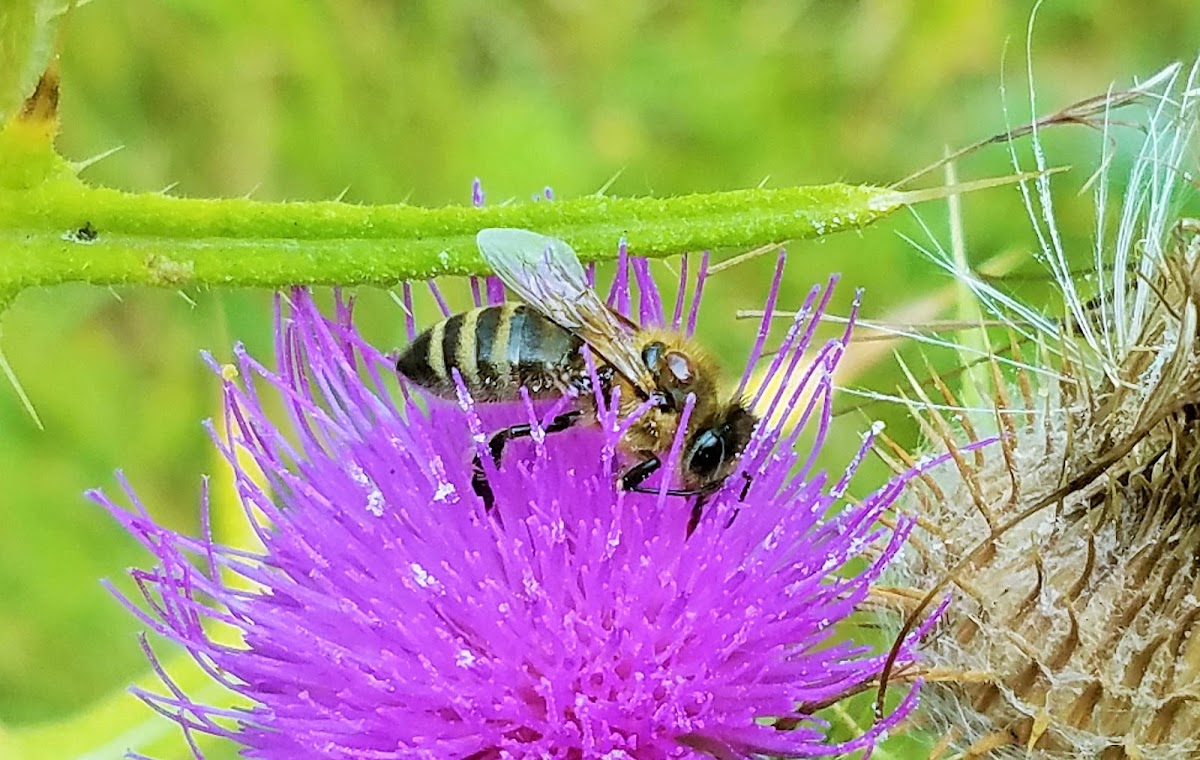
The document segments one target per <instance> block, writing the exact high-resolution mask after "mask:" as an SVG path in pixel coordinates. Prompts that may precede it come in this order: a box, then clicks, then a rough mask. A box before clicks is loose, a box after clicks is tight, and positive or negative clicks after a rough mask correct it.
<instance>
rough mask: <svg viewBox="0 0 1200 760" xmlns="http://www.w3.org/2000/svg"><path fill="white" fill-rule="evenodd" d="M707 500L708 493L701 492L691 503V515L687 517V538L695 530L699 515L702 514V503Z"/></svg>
mask: <svg viewBox="0 0 1200 760" xmlns="http://www.w3.org/2000/svg"><path fill="white" fill-rule="evenodd" d="M707 502H708V494H707V493H702V494H700V495H699V496H697V497H696V501H695V502H693V503H692V516H691V517H689V518H688V524H687V534H686V536H687V538H691V537H692V533H694V532H695V531H696V526H697V525H699V524H700V515H702V514H704V505H705V503H707Z"/></svg>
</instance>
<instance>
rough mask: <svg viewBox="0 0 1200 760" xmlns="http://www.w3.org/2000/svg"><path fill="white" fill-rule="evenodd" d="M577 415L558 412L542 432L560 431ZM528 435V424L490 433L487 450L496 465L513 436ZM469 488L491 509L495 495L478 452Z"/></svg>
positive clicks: (569, 424)
mask: <svg viewBox="0 0 1200 760" xmlns="http://www.w3.org/2000/svg"><path fill="white" fill-rule="evenodd" d="M579 415H580V413H579V412H567V413H566V414H560V415H558V416H557V417H555V418H554V419H552V420H550V424H549V425H547V426H546V427H545V428H544V432H546V433H560V432H562V431H563V430H566V429H567V428H569V427H571V426H572V425H574V424H575V423H576V422H577V421H578V420H579ZM530 435H533V426H532V425H529V424H524V425H513V426H512V427H506V428H504V429H503V430H499V431H497V432H496V433H495V434H494V435H492V437H491V439H490V440H489V441H488V451H489V452H490V453H491V455H492V462H493V463H495V465H496V467H497V468H498V467H500V459H501V458H502V457H503V456H504V446H505V444H507V443H508V442H509V441H511V440H513V439H514V438H524V437H526V436H530ZM471 489H472V490H473V491H475V494H476V495H477V496H478V497H479V498H480V499H482V500H483V508H484V509H485V510H491V508H492V506H493V505H495V503H496V495H495V494H494V493H492V486H491V484H490V483H488V479H487V473H485V472H484V471H483V461H482V460H481V459H480V458H479V454H476V455H475V462H474V464H473V466H472V471H471Z"/></svg>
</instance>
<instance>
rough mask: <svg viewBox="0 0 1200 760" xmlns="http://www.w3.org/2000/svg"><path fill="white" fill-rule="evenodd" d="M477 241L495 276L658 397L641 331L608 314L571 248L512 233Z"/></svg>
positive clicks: (482, 235) (487, 233)
mask: <svg viewBox="0 0 1200 760" xmlns="http://www.w3.org/2000/svg"><path fill="white" fill-rule="evenodd" d="M475 241H476V242H477V243H478V244H479V252H480V253H482V254H483V258H484V260H485V261H487V263H488V264H490V265H491V267H492V269H493V270H495V272H496V276H497V277H499V278H500V279H501V280H502V281H503V282H504V284H505V285H506V286H508V287H509V288H510V289H511V290H512V291H513V292H515V293H516V294H517V295H519V296H520V297H521V299H522V300H523V301H525V302H526V303H528V304H529V305H530V306H532V307H533V308H535V309H537V310H538V311H540V312H542V313H543V314H545V315H546V316H547V317H549V318H550V319H551V320H552V321H554V322H555V323H556V324H558V325H559V326H561V327H563V328H565V329H567V330H569V331H571V332H572V333H574V334H575V335H578V336H579V337H580V338H582V339H583V341H584V342H585V343H587V344H588V345H589V346H591V347H592V349H593V350H594V351H595V352H596V353H598V354H600V356H601V357H603V358H604V359H605V360H606V361H607V362H608V363H609V364H611V365H612V367H613V369H615V370H616V371H617V372H620V373H621V374H622V375H624V376H625V378H626V379H627V380H629V381H630V382H631V383H633V384H634V385H636V386H637V387H638V388H640V389H641V390H642V392H643V393H646V394H650V393H652V392H653V391H654V385H653V379H652V378H651V376H650V373H649V370H648V369H647V368H646V364H645V362H644V361H643V360H642V356H641V352H640V351H639V350H638V347H637V342H636V340H635V339H636V336H637V334H638V329H639V328H638V326H637V325H635V324H634V323H633V322H630V321H629V320H628V319H626V318H625V317H623V316H621V315H620V314H618V313H617V312H615V311H613V310H612V309H610V308H608V305H607V304H605V303H604V299H602V298H600V296H599V294H597V293H596V291H594V290H592V289H591V288H590V287H588V284H587V277H586V276H585V275H584V272H583V265H582V264H580V263H579V257H578V256H577V255H576V254H575V251H574V250H572V248H571V246H569V245H567V244H566V243H565V242H563V241H562V240H559V239H558V238H552V237H547V236H546V235H539V234H537V233H536V232H530V231H529V230H520V229H511V228H491V229H486V230H480V232H479V234H478V235H477V236H476V237H475Z"/></svg>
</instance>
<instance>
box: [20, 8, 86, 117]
mask: <svg viewBox="0 0 1200 760" xmlns="http://www.w3.org/2000/svg"><path fill="white" fill-rule="evenodd" d="M86 2H87V0H76V2H71V0H4V8H3V10H0V124H3V123H4V122H7V121H8V120H9V119H10V118H11V117H12V115H13V114H14V113H16V111H17V109H18V108H20V107H21V104H22V103H23V102H24V101H25V99H26V98H27V97H29V95H30V94H31V93H32V92H33V88H34V87H35V86H36V85H37V82H38V77H40V76H41V75H42V72H44V71H45V70H46V69H47V68H48V67H49V65H50V61H51V60H52V59H53V57H54V49H55V44H56V38H57V36H58V25H59V23H60V22H61V21H62V18H63V15H64V14H65V13H66V12H67V11H68V10H69V9H70V8H71V7H72V6H73V5H83V4H84V3H86Z"/></svg>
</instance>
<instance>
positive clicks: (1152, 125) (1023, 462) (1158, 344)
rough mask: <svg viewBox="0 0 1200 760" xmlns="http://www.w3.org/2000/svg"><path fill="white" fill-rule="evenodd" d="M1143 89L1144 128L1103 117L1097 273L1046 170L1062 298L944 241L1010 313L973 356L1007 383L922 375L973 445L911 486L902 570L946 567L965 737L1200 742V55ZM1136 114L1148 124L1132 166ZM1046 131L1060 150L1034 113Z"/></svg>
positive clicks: (941, 655)
mask: <svg viewBox="0 0 1200 760" xmlns="http://www.w3.org/2000/svg"><path fill="white" fill-rule="evenodd" d="M1030 91H1031V92H1032V87H1031V88H1030ZM1134 91H1136V92H1137V94H1138V102H1139V105H1138V107H1146V108H1147V110H1146V112H1145V115H1144V119H1143V121H1142V122H1141V123H1140V126H1141V128H1142V129H1141V131H1140V133H1139V132H1138V131H1136V130H1131V129H1129V128H1128V127H1127V126H1120V127H1119V126H1117V123H1116V121H1115V117H1114V115H1112V114H1110V113H1109V112H1108V111H1107V110H1106V111H1105V112H1104V113H1103V114H1101V116H1100V117H1099V118H1100V119H1102V126H1103V139H1102V140H1101V141H1100V142H1101V145H1102V146H1103V147H1102V148H1101V154H1100V161H1099V165H1100V168H1099V169H1098V171H1097V174H1096V175H1094V176H1093V187H1094V193H1095V201H1096V230H1095V237H1094V239H1093V243H1092V248H1093V250H1092V256H1091V263H1090V270H1091V271H1090V272H1089V274H1088V276H1087V277H1086V280H1087V285H1086V286H1084V285H1081V284H1080V283H1079V282H1077V279H1076V277H1077V276H1078V275H1077V272H1073V271H1072V268H1071V266H1070V265H1069V261H1071V260H1072V259H1071V258H1070V257H1069V256H1068V251H1067V250H1066V247H1065V246H1066V243H1065V242H1064V239H1063V236H1061V235H1060V234H1059V228H1058V225H1057V223H1056V220H1055V214H1054V206H1053V202H1052V199H1051V193H1050V180H1049V178H1048V177H1047V176H1045V175H1043V176H1042V177H1041V178H1039V179H1037V180H1035V181H1033V182H1032V184H1031V185H1024V186H1022V193H1023V194H1024V198H1025V206H1026V208H1027V210H1028V213H1029V219H1030V221H1031V223H1032V225H1033V229H1034V231H1035V234H1036V236H1037V240H1038V243H1039V247H1040V251H1039V252H1038V257H1039V258H1040V259H1041V261H1042V262H1043V263H1044V264H1045V266H1046V267H1047V269H1048V270H1049V271H1050V273H1051V275H1052V277H1053V279H1054V281H1055V282H1056V283H1057V286H1058V288H1059V290H1060V291H1061V294H1062V300H1063V303H1064V304H1065V316H1059V317H1055V316H1051V315H1047V314H1046V313H1044V312H1043V311H1042V310H1041V309H1039V308H1037V307H1035V306H1032V305H1028V304H1025V303H1022V302H1021V301H1020V300H1018V299H1016V298H1014V297H1011V296H1009V295H1007V294H1005V293H1003V292H1002V291H1000V290H999V289H998V288H997V287H994V286H993V285H990V284H988V283H987V282H985V281H983V280H982V279H980V278H977V277H974V276H972V275H971V274H970V273H969V272H966V271H964V269H963V267H962V266H961V265H959V264H956V263H955V261H954V260H953V257H952V256H950V255H948V254H946V253H945V252H944V251H941V250H940V249H939V250H936V251H932V252H929V253H930V255H931V256H933V257H934V259H935V260H937V261H939V262H940V263H941V264H942V265H944V266H945V268H946V269H947V270H948V271H950V272H951V273H953V274H954V276H956V277H958V278H960V280H961V281H962V282H963V283H964V284H965V285H966V286H967V287H969V288H970V290H971V291H972V292H973V293H974V296H975V298H976V299H977V301H978V303H979V304H980V306H981V308H982V310H984V311H985V312H988V313H990V315H992V317H994V318H995V319H999V320H1003V321H1004V322H1006V323H1007V324H1008V332H1009V336H1008V338H1007V340H1006V343H1005V345H1004V346H1003V347H1002V348H999V349H997V350H995V351H994V352H993V353H992V355H991V356H990V357H989V361H985V362H982V363H981V366H980V368H981V369H982V370H983V371H982V373H975V375H974V377H975V379H976V380H978V378H979V377H980V376H981V375H982V376H983V377H984V378H985V380H986V382H987V384H988V385H989V386H990V389H989V395H991V403H990V404H989V405H988V406H990V407H991V408H990V409H988V410H987V411H986V412H983V411H981V410H980V409H979V408H974V409H967V408H966V405H964V404H963V403H962V402H961V401H960V399H959V398H958V397H956V396H955V395H954V394H953V393H952V392H951V391H949V389H948V387H947V386H946V385H945V383H943V382H942V381H941V379H940V378H935V381H936V382H935V384H936V385H937V386H938V387H939V388H940V389H941V395H943V396H945V398H944V399H942V400H939V401H938V402H937V403H935V402H934V400H933V399H931V398H930V396H929V394H928V393H927V392H926V390H925V388H924V387H923V385H922V384H920V383H914V386H913V392H914V394H915V399H916V400H915V401H913V402H911V403H912V406H913V408H914V410H915V411H916V413H917V414H918V416H919V419H920V421H921V424H922V426H923V429H924V431H925V433H926V435H927V437H929V438H930V439H932V440H933V441H934V442H935V444H936V445H937V446H949V447H950V448H951V450H952V451H953V452H954V454H955V461H956V465H957V466H956V467H954V468H949V467H948V468H943V469H942V470H941V471H940V473H935V474H934V475H933V476H931V477H929V478H926V479H925V481H924V482H923V485H922V486H921V487H917V488H913V489H910V491H909V496H908V499H909V501H908V503H907V504H906V505H905V507H906V508H907V509H908V510H910V511H911V512H914V513H916V514H917V515H918V516H919V518H920V527H919V528H918V530H917V531H916V532H915V533H914V537H913V540H912V541H911V542H910V546H909V548H908V550H907V551H906V553H905V554H904V556H903V558H902V562H901V563H900V569H899V571H898V574H897V575H896V576H893V578H892V580H894V581H895V582H896V583H897V585H899V586H901V587H904V588H903V590H900V591H899V592H898V593H897V594H896V598H908V599H915V598H918V597H920V596H921V595H922V594H926V593H927V592H929V591H930V590H931V589H935V588H939V583H941V582H942V581H943V580H945V579H947V578H948V579H950V582H949V583H948V584H946V585H944V589H945V591H943V592H939V594H949V595H951V596H952V597H953V601H952V603H951V604H950V606H949V607H948V609H947V610H946V612H945V613H944V615H943V617H942V618H941V621H940V623H939V626H938V628H937V631H936V632H935V634H934V635H933V636H931V637H930V640H929V641H928V643H927V645H926V648H925V666H924V667H925V670H926V674H927V676H928V680H929V681H930V682H931V683H930V684H929V685H928V686H927V687H926V689H925V691H924V698H923V699H924V708H923V713H924V719H925V720H926V721H927V722H929V723H932V724H933V725H934V726H935V727H936V728H937V729H938V730H940V731H941V732H942V733H943V742H942V746H943V747H945V748H946V749H947V750H950V749H952V750H953V753H954V755H955V756H959V757H996V758H1005V757H1012V758H1017V757H1021V758H1027V757H1045V758H1106V759H1112V758H1197V757H1200V335H1198V333H1197V331H1198V329H1200V325H1198V315H1200V221H1197V220H1189V219H1186V218H1183V217H1182V216H1181V208H1182V203H1183V200H1184V198H1185V197H1186V196H1187V194H1189V193H1190V194H1192V195H1195V175H1194V174H1193V173H1192V172H1193V171H1194V170H1195V169H1196V168H1197V165H1198V163H1197V158H1196V136H1197V121H1198V118H1200V61H1198V62H1197V63H1196V65H1193V66H1192V67H1191V68H1190V69H1189V68H1187V67H1184V66H1182V65H1175V66H1171V67H1169V68H1167V69H1165V70H1163V71H1162V72H1160V73H1159V74H1157V75H1155V76H1154V77H1153V78H1151V79H1150V80H1148V81H1146V82H1143V83H1141V84H1140V85H1138V86H1137V87H1135V88H1134ZM1126 92H1128V91H1126ZM1031 101H1032V95H1031ZM1034 113H1036V109H1035V110H1034ZM1122 118H1127V114H1124V113H1123V114H1122ZM1130 134H1141V135H1142V136H1143V140H1142V143H1141V146H1140V150H1139V151H1138V152H1137V155H1136V158H1135V159H1134V160H1133V161H1132V163H1131V164H1129V163H1128V162H1126V163H1127V165H1128V166H1129V167H1130V168H1129V169H1128V172H1127V174H1123V176H1119V175H1118V171H1117V169H1116V168H1115V167H1117V166H1119V165H1120V163H1121V162H1120V160H1119V159H1120V156H1118V155H1116V154H1115V153H1116V146H1117V145H1119V144H1120V140H1119V139H1118V137H1120V138H1122V139H1123V138H1126V137H1128V136H1129V135H1130ZM1031 139H1032V145H1033V156H1034V161H1035V164H1036V168H1037V169H1039V170H1045V169H1046V168H1047V161H1046V158H1045V156H1044V154H1043V151H1042V144H1041V142H1040V139H1039V135H1038V132H1037V130H1036V129H1035V130H1034V132H1033V134H1032V136H1031ZM1012 155H1013V161H1014V164H1019V162H1018V160H1017V153H1016V150H1015V148H1014V149H1013V153H1012ZM1021 168H1022V167H1020V166H1019V165H1018V169H1021ZM1024 168H1028V167H1024ZM1118 179H1124V183H1123V184H1124V187H1125V189H1124V191H1123V195H1122V196H1121V197H1120V199H1119V212H1118V213H1117V214H1115V216H1114V215H1113V214H1112V212H1111V207H1112V206H1113V205H1114V204H1113V201H1114V200H1115V199H1114V198H1113V197H1111V196H1112V194H1113V193H1114V192H1115V191H1114V190H1113V188H1114V187H1115V186H1116V184H1117V180H1118ZM1078 260H1079V257H1078V256H1076V257H1074V261H1075V262H1076V266H1077V265H1078ZM1085 289H1086V290H1087V291H1089V294H1088V295H1085V293H1084V290H1085ZM1091 292H1094V293H1095V295H1094V296H1091V295H1090V293H1091ZM972 406H975V407H978V405H972ZM992 436H997V437H998V438H999V440H998V441H997V442H996V443H994V444H991V445H988V446H985V447H982V448H981V449H978V450H976V451H973V452H970V453H967V452H963V451H962V450H961V447H962V444H963V442H964V440H967V441H979V440H983V439H986V438H989V437H992ZM892 455H893V456H895V457H896V458H897V460H898V461H897V462H896V464H897V466H903V465H904V460H905V459H909V457H908V455H907V454H905V453H903V452H899V453H896V452H893V454H892ZM937 598H941V596H940V595H938V596H937ZM914 606H915V605H913V604H909V605H908V609H907V611H908V612H909V613H911V612H912V609H913V607H914ZM909 675H911V674H909Z"/></svg>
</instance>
